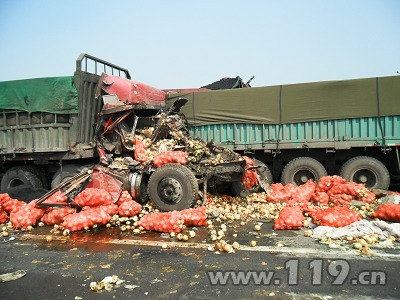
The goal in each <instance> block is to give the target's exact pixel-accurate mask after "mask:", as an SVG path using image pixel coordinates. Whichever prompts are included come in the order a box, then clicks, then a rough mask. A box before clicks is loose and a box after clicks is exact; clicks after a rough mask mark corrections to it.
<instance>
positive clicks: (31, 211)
mask: <svg viewBox="0 0 400 300" xmlns="http://www.w3.org/2000/svg"><path fill="white" fill-rule="evenodd" d="M35 205H36V201H32V202H29V203H28V204H25V205H24V206H22V207H20V208H18V209H15V210H13V211H12V212H11V213H10V221H11V223H12V225H13V226H14V228H17V229H20V228H21V229H25V228H26V227H28V226H33V225H35V224H36V223H37V222H38V221H39V220H40V218H41V217H43V215H44V213H45V212H46V210H47V209H44V208H36V207H35Z"/></svg>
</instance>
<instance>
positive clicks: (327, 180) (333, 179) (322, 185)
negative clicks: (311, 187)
mask: <svg viewBox="0 0 400 300" xmlns="http://www.w3.org/2000/svg"><path fill="white" fill-rule="evenodd" d="M346 182H347V181H346V179H344V178H343V177H340V176H337V175H334V176H323V177H321V178H320V180H319V181H318V184H317V187H316V191H317V192H327V191H329V190H330V189H331V188H332V187H333V186H334V185H337V184H342V183H346Z"/></svg>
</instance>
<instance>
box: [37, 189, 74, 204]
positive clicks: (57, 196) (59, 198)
mask: <svg viewBox="0 0 400 300" xmlns="http://www.w3.org/2000/svg"><path fill="white" fill-rule="evenodd" d="M67 199H68V198H67V196H65V195H64V194H63V193H62V192H61V191H57V192H55V193H54V194H53V195H51V196H50V197H49V198H47V199H46V200H44V201H43V202H42V203H44V204H52V203H65V202H67Z"/></svg>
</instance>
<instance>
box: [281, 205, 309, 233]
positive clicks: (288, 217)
mask: <svg viewBox="0 0 400 300" xmlns="http://www.w3.org/2000/svg"><path fill="white" fill-rule="evenodd" d="M303 220H304V216H303V211H302V209H301V208H300V207H299V206H293V207H288V206H286V207H284V208H283V209H282V210H281V212H280V213H279V216H278V218H277V219H276V220H275V223H274V230H286V229H299V228H300V227H302V226H303Z"/></svg>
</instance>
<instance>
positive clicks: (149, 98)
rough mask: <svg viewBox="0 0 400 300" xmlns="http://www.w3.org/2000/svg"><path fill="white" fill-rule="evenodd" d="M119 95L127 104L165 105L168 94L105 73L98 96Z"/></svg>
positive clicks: (97, 92)
mask: <svg viewBox="0 0 400 300" xmlns="http://www.w3.org/2000/svg"><path fill="white" fill-rule="evenodd" d="M104 93H106V94H109V95H117V97H118V98H119V100H121V101H122V102H124V103H125V104H139V103H145V104H151V105H163V104H165V99H166V93H165V92H164V91H162V90H159V89H157V88H154V87H151V86H149V85H147V84H144V83H140V82H136V81H132V80H129V79H125V78H121V77H118V76H113V75H108V74H105V73H103V74H102V75H101V78H100V82H99V85H98V87H97V91H96V96H100V95H101V94H104Z"/></svg>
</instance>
